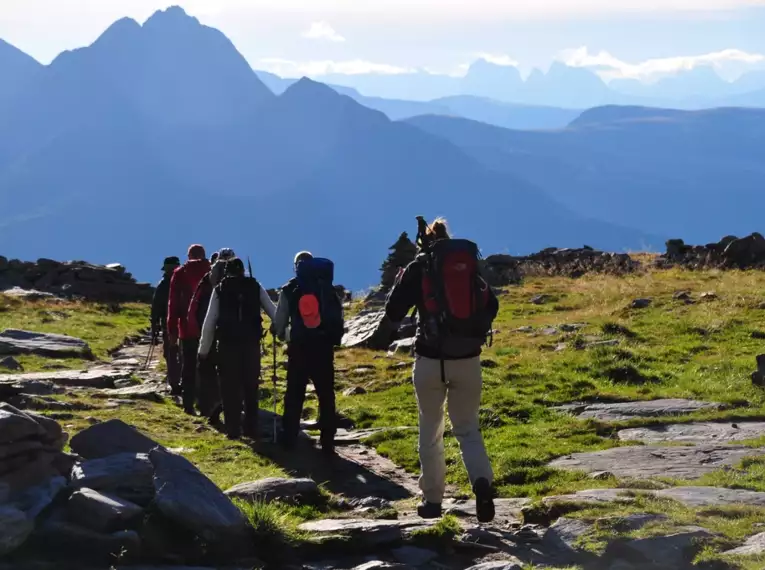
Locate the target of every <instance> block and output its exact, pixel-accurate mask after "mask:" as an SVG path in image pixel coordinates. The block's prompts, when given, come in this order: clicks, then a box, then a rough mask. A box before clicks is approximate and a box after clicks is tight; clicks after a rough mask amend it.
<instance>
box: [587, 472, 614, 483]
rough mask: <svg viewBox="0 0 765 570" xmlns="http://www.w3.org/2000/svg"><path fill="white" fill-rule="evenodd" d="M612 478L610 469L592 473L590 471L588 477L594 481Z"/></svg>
mask: <svg viewBox="0 0 765 570" xmlns="http://www.w3.org/2000/svg"><path fill="white" fill-rule="evenodd" d="M613 478H614V474H613V473H611V472H610V471H595V472H594V473H590V479H593V480H594V481H606V480H608V479H613Z"/></svg>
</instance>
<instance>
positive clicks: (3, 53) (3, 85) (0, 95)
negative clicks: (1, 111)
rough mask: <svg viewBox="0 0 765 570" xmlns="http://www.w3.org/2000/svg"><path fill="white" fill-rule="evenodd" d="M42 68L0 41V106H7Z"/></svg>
mask: <svg viewBox="0 0 765 570" xmlns="http://www.w3.org/2000/svg"><path fill="white" fill-rule="evenodd" d="M42 67H43V66H42V65H41V64H40V63H38V62H37V61H36V60H35V59H33V58H32V57H30V56H28V55H27V54H25V53H24V52H23V51H21V50H20V49H18V48H16V47H14V46H12V45H11V44H9V43H8V42H5V41H3V40H2V39H0V106H2V105H7V104H8V102H9V100H10V99H12V98H13V97H14V96H15V95H16V94H17V93H18V92H19V91H21V90H23V89H24V88H25V87H26V86H27V84H28V83H29V81H30V80H31V79H32V78H33V77H34V76H35V74H36V73H38V72H39V71H40V70H41V69H42Z"/></svg>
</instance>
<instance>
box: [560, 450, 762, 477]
mask: <svg viewBox="0 0 765 570" xmlns="http://www.w3.org/2000/svg"><path fill="white" fill-rule="evenodd" d="M763 454H765V449H763V448H760V449H755V448H749V447H743V446H735V445H729V446H724V445H717V446H715V445H703V446H701V445H700V446H696V447H680V446H676V447H657V446H641V447H615V448H612V449H607V450H605V451H596V452H589V453H575V454H573V455H568V456H565V457H561V458H558V459H556V460H554V461H552V462H550V463H549V464H548V465H549V466H550V467H555V468H558V469H566V470H570V471H585V472H590V473H591V472H593V471H610V472H612V473H613V474H614V475H615V476H616V477H620V478H621V477H634V478H637V479H647V478H650V477H671V478H673V479H698V478H699V477H701V476H703V475H705V474H707V473H711V472H712V471H715V470H717V469H721V468H722V467H724V466H726V465H727V466H729V467H731V466H733V465H735V464H737V463H739V462H740V461H741V460H743V459H744V458H745V457H749V456H753V455H763Z"/></svg>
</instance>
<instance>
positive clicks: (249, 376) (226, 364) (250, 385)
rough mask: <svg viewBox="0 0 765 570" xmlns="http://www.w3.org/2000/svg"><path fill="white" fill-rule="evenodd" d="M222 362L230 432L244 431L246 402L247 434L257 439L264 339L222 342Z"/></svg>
mask: <svg viewBox="0 0 765 570" xmlns="http://www.w3.org/2000/svg"><path fill="white" fill-rule="evenodd" d="M218 363H219V369H220V380H221V381H220V389H221V396H222V400H223V418H224V423H225V426H226V433H227V434H228V435H229V436H230V437H239V436H240V435H241V434H242V402H244V433H245V435H248V436H251V437H254V438H257V436H258V388H259V384H260V340H253V341H252V342H219V343H218Z"/></svg>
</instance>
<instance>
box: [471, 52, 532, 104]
mask: <svg viewBox="0 0 765 570" xmlns="http://www.w3.org/2000/svg"><path fill="white" fill-rule="evenodd" d="M523 86H524V85H523V79H522V78H521V72H520V71H518V68H517V67H514V66H509V65H497V64H493V63H490V62H488V61H486V60H485V59H479V60H478V61H476V62H475V63H473V64H472V65H471V66H470V68H469V69H468V72H467V74H465V77H464V78H463V79H462V82H461V89H462V93H463V94H465V95H475V96H478V97H487V98H489V99H497V100H499V101H512V100H514V99H517V98H518V97H519V95H520V92H521V91H522V90H523Z"/></svg>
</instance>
